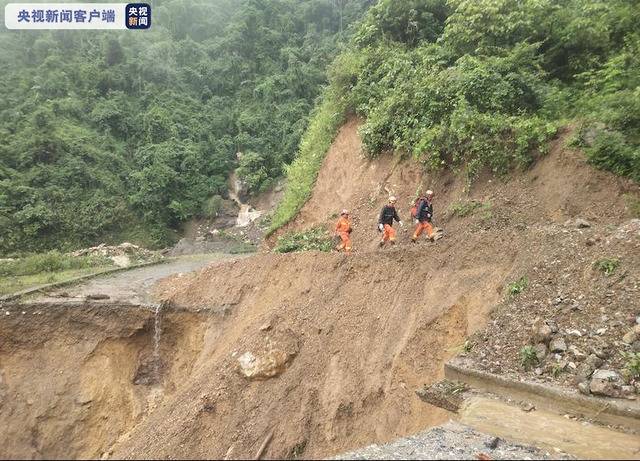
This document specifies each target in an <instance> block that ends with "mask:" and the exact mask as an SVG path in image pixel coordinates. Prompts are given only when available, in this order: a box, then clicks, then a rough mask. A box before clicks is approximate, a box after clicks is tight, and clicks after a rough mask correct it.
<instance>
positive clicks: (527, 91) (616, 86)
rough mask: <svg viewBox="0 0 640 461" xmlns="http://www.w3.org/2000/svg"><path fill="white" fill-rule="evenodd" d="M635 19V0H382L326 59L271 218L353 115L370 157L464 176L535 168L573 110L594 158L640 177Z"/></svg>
mask: <svg viewBox="0 0 640 461" xmlns="http://www.w3.org/2000/svg"><path fill="white" fill-rule="evenodd" d="M638 24H640V1H639V0H380V1H379V2H378V3H377V4H376V5H375V6H374V7H372V8H371V9H370V10H369V12H368V14H367V16H366V18H365V19H364V20H363V21H362V23H361V24H360V25H359V28H358V30H357V32H356V33H355V34H354V36H353V38H352V42H351V44H350V46H349V47H348V49H346V50H345V51H344V52H343V53H342V54H341V55H340V56H338V57H337V58H336V60H335V62H334V63H333V64H332V66H331V72H330V85H329V87H328V88H327V90H326V92H325V94H324V99H323V102H322V104H321V106H320V108H319V109H318V110H317V112H316V114H315V116H314V118H313V119H312V120H311V122H310V126H309V130H308V132H307V133H306V134H305V136H304V137H303V143H302V144H301V149H300V154H299V156H298V157H297V159H296V161H295V162H294V164H293V165H292V166H291V168H290V169H289V177H290V178H293V181H290V184H289V187H288V189H287V191H286V194H285V197H284V200H283V201H282V203H281V206H280V207H279V208H278V209H277V210H276V213H275V215H274V218H273V221H272V227H271V229H272V230H274V229H276V228H278V227H279V226H281V225H282V224H284V223H286V222H287V221H288V220H289V219H291V218H292V217H293V216H294V215H295V213H296V212H297V210H298V209H299V208H300V207H301V206H302V205H303V204H304V202H305V200H306V199H307V198H308V196H309V194H310V192H311V187H312V184H313V182H314V180H315V176H316V174H317V170H318V166H319V165H320V164H321V161H322V160H321V158H322V154H323V152H324V150H323V149H324V146H326V145H328V144H329V143H330V141H331V138H332V136H333V135H334V134H335V130H336V127H337V125H338V123H337V122H336V121H339V120H340V119H341V117H342V116H344V115H345V114H346V113H349V112H356V113H358V114H359V115H361V116H362V117H363V118H364V119H365V123H364V126H363V127H362V131H361V134H362V137H363V142H364V145H365V147H366V149H367V151H368V152H369V154H370V155H372V156H375V155H378V154H379V153H381V152H383V151H385V150H387V149H399V150H402V151H404V152H407V153H410V154H412V155H414V156H415V157H416V158H418V159H420V160H421V161H422V162H424V164H425V166H426V167H427V168H430V169H433V170H437V169H439V168H443V167H454V168H460V169H462V170H463V171H464V172H465V174H466V175H467V178H468V181H469V184H471V183H472V181H473V179H474V178H475V177H476V176H477V174H478V173H479V172H480V171H481V170H482V169H486V168H488V169H490V170H492V171H493V172H495V173H496V174H504V173H505V172H507V171H509V170H510V169H511V168H513V167H517V166H526V165H528V164H529V163H530V162H531V161H532V160H533V158H534V157H533V156H534V155H535V154H536V153H544V150H545V148H546V146H547V143H546V141H547V140H548V139H549V138H550V137H552V136H553V135H554V134H555V133H556V130H557V128H558V127H559V126H560V125H562V124H566V123H569V122H571V121H575V122H576V124H577V126H578V129H577V136H576V142H577V143H579V144H581V145H582V146H583V147H584V148H585V152H586V153H587V156H588V157H589V159H590V161H591V162H592V163H593V164H595V165H596V166H598V167H601V168H605V169H608V170H611V171H613V172H615V173H617V174H621V175H626V176H629V177H631V178H633V179H635V180H636V181H640V28H638ZM311 139H313V140H314V142H312V143H310V142H308V141H309V140H311ZM305 140H306V141H307V142H305ZM316 146H319V147H316ZM319 157H320V158H319Z"/></svg>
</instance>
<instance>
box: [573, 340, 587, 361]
mask: <svg viewBox="0 0 640 461" xmlns="http://www.w3.org/2000/svg"><path fill="white" fill-rule="evenodd" d="M569 353H570V354H571V355H573V357H574V358H575V359H576V360H577V361H579V362H582V361H583V360H584V359H586V358H587V355H586V354H585V353H584V352H582V351H581V350H580V349H578V348H577V347H576V346H574V345H573V344H572V345H571V346H569Z"/></svg>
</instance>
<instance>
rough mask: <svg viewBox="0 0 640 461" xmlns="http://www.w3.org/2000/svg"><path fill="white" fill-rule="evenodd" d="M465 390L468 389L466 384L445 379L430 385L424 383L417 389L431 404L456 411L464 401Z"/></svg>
mask: <svg viewBox="0 0 640 461" xmlns="http://www.w3.org/2000/svg"><path fill="white" fill-rule="evenodd" d="M465 390H467V386H466V385H465V384H463V383H458V382H454V381H449V380H446V379H445V380H443V381H439V382H437V383H435V384H432V385H430V386H427V385H424V386H423V387H422V388H421V389H418V390H416V395H417V396H418V397H420V400H422V401H423V402H427V403H428V404H430V405H433V406H436V407H439V408H444V409H445V410H448V411H454V412H456V411H458V410H459V409H460V407H461V406H462V404H463V403H464V398H463V394H464V391H465Z"/></svg>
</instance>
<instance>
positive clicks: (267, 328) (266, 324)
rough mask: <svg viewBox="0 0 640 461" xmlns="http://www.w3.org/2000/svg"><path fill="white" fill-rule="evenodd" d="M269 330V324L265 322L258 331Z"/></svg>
mask: <svg viewBox="0 0 640 461" xmlns="http://www.w3.org/2000/svg"><path fill="white" fill-rule="evenodd" d="M269 330H271V322H267V323H265V324H264V325H262V326H261V327H260V331H269Z"/></svg>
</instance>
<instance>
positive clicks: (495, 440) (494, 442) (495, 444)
mask: <svg viewBox="0 0 640 461" xmlns="http://www.w3.org/2000/svg"><path fill="white" fill-rule="evenodd" d="M499 443H500V438H499V437H493V438H492V439H491V440H487V441H486V442H485V443H484V446H485V447H487V448H489V449H490V450H495V449H496V448H498V444H499Z"/></svg>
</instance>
